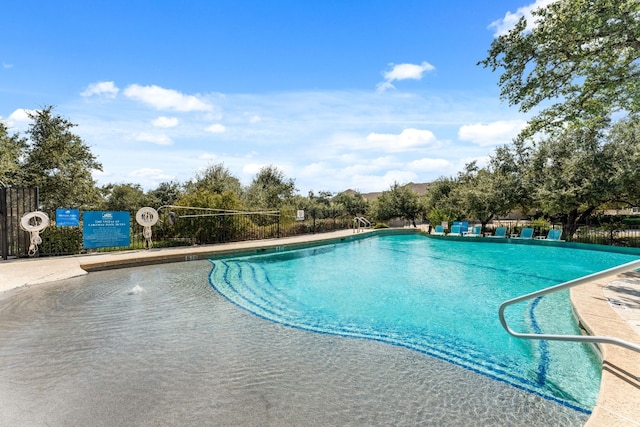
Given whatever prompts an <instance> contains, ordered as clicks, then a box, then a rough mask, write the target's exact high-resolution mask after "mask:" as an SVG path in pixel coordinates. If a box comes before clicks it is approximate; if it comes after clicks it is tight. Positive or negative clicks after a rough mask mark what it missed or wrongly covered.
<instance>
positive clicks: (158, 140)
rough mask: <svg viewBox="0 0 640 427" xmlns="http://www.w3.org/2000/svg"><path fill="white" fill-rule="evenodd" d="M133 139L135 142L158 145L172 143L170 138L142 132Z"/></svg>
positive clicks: (159, 134)
mask: <svg viewBox="0 0 640 427" xmlns="http://www.w3.org/2000/svg"><path fill="white" fill-rule="evenodd" d="M134 139H135V140H136V141H142V142H151V143H153V144H158V145H171V144H172V143H173V141H171V138H169V137H168V136H167V135H165V134H162V133H148V132H142V133H139V134H137V135H135V137H134Z"/></svg>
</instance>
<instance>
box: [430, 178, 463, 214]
mask: <svg viewBox="0 0 640 427" xmlns="http://www.w3.org/2000/svg"><path fill="white" fill-rule="evenodd" d="M458 185H459V184H458V180H457V179H454V178H439V179H437V180H435V181H434V182H432V183H431V184H430V185H429V188H427V192H426V193H425V195H424V196H423V197H422V203H423V205H424V209H425V212H426V215H427V219H428V220H429V223H431V225H434V226H435V225H438V224H440V223H441V222H445V221H446V222H452V221H455V220H460V219H463V218H464V211H463V208H462V203H461V200H460V199H459V196H460V192H459V191H456V188H457V187H458Z"/></svg>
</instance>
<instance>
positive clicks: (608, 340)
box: [499, 261, 640, 379]
mask: <svg viewBox="0 0 640 427" xmlns="http://www.w3.org/2000/svg"><path fill="white" fill-rule="evenodd" d="M637 268H640V261H632V262H629V263H626V264H623V265H621V266H618V267H613V268H610V269H608V270H603V271H600V272H598V273H594V274H590V275H588V276H584V277H580V278H578V279H574V280H570V281H568V282H564V283H561V284H559V285H556V286H551V287H549V288H546V289H542V290H540V291H537V292H532V293H530V294H526V295H522V296H520V297H517V298H513V299H510V300H508V301H505V302H503V303H502V304H501V305H500V310H499V314H500V323H502V327H503V328H504V329H505V330H506V331H507V332H508V333H510V334H511V335H513V336H514V337H517V338H525V339H532V340H551V341H573V342H585V343H599V344H613V345H617V346H620V347H624V348H627V349H629V350H633V351H636V352H638V353H640V345H638V344H635V343H632V342H629V341H625V340H621V339H619V338H615V337H608V336H595V335H554V334H524V333H520V332H515V331H514V330H512V329H511V328H510V327H509V325H507V321H506V320H505V317H504V311H505V309H506V308H507V307H508V306H510V305H512V304H516V303H518V302H522V301H525V300H528V299H532V298H536V297H539V296H543V295H547V294H550V293H552V292H557V291H561V290H564V289H569V288H573V287H575V286H579V285H583V284H585V283H588V282H592V281H594V280H598V279H601V278H603V277H606V276H611V275H614V274H619V273H624V272H627V271H630V270H635V269H637ZM639 379H640V378H639Z"/></svg>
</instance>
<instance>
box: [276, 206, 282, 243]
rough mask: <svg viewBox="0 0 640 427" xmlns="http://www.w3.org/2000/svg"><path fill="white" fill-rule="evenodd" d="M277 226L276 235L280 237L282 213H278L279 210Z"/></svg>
mask: <svg viewBox="0 0 640 427" xmlns="http://www.w3.org/2000/svg"><path fill="white" fill-rule="evenodd" d="M277 215H278V228H277V230H276V236H277V238H278V239H279V238H280V220H281V219H282V215H281V214H280V211H278V214H277Z"/></svg>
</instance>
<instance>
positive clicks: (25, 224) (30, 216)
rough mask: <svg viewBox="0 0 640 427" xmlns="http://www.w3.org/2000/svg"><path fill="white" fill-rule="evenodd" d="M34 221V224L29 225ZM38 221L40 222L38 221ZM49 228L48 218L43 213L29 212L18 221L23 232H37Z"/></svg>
mask: <svg viewBox="0 0 640 427" xmlns="http://www.w3.org/2000/svg"><path fill="white" fill-rule="evenodd" d="M31 220H34V223H35V225H34V224H32V223H31ZM38 220H40V221H38ZM48 226H49V217H48V216H47V214H46V213H44V212H37V211H36V212H29V213H26V214H24V215H23V216H22V219H21V220H20V228H22V229H23V230H24V231H29V232H39V231H42V230H44V229H45V228H47V227H48Z"/></svg>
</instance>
